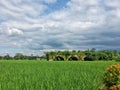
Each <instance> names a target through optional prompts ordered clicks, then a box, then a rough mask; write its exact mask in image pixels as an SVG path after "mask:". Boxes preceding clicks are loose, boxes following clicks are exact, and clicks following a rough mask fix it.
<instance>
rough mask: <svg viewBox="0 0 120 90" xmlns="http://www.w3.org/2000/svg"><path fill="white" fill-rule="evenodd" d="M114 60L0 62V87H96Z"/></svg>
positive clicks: (40, 89) (57, 89)
mask: <svg viewBox="0 0 120 90" xmlns="http://www.w3.org/2000/svg"><path fill="white" fill-rule="evenodd" d="M114 63H116V62H114V61H91V62H90V61H89V62H88V61H78V62H75V61H33V60H31V61H30V60H23V61H21V60H9V61H7V60H4V61H2V60H1V61H0V90H99V88H100V87H101V85H102V78H103V75H104V72H105V70H106V68H107V67H108V66H109V65H111V64H114Z"/></svg>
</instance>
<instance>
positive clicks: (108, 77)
mask: <svg viewBox="0 0 120 90" xmlns="http://www.w3.org/2000/svg"><path fill="white" fill-rule="evenodd" d="M103 81H104V87H103V88H102V90H120V64H115V65H111V66H109V67H108V68H107V70H106V72H105V75H104V78H103Z"/></svg>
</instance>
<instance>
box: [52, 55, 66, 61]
mask: <svg viewBox="0 0 120 90" xmlns="http://www.w3.org/2000/svg"><path fill="white" fill-rule="evenodd" d="M54 60H55V61H64V60H65V59H64V57H63V56H60V55H57V56H56V57H55V59H54Z"/></svg>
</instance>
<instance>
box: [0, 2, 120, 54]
mask: <svg viewBox="0 0 120 90" xmlns="http://www.w3.org/2000/svg"><path fill="white" fill-rule="evenodd" d="M119 47H120V0H0V54H3V53H10V54H14V53H16V52H22V53H25V54H28V53H37V54H39V53H41V52H43V51H46V50H73V49H75V50H77V49H79V50H85V49H88V48H97V49H119Z"/></svg>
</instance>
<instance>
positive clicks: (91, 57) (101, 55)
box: [0, 48, 120, 61]
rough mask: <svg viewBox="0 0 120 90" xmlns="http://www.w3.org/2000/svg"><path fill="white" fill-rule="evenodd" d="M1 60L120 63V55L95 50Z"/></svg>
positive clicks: (7, 55) (51, 53)
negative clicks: (101, 61) (109, 61)
mask: <svg viewBox="0 0 120 90" xmlns="http://www.w3.org/2000/svg"><path fill="white" fill-rule="evenodd" d="M0 60H48V61H81V60H82V61H96V60H117V61H120V53H119V52H118V51H116V50H99V51H97V50H96V49H95V48H92V49H90V50H85V51H80V50H72V51H68V50H65V51H49V52H44V55H43V56H34V55H33V54H31V55H29V56H28V55H23V54H22V53H16V54H15V56H13V57H12V56H10V55H9V54H6V55H5V56H0Z"/></svg>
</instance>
